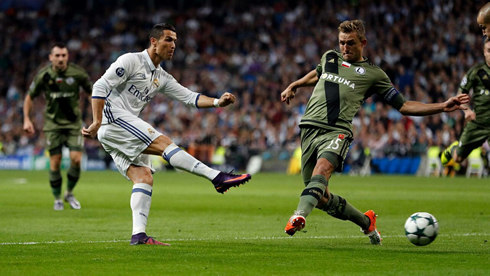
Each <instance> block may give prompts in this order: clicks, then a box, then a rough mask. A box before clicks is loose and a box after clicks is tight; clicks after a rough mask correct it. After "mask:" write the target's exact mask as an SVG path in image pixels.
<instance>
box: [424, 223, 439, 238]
mask: <svg viewBox="0 0 490 276" xmlns="http://www.w3.org/2000/svg"><path fill="white" fill-rule="evenodd" d="M423 233H424V235H426V236H428V237H432V236H434V235H435V234H437V233H436V228H435V227H434V225H429V226H427V227H425V229H424V231H423Z"/></svg>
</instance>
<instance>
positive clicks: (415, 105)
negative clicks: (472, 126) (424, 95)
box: [399, 94, 470, 116]
mask: <svg viewBox="0 0 490 276" xmlns="http://www.w3.org/2000/svg"><path fill="white" fill-rule="evenodd" d="M469 101H470V97H469V96H468V95H467V94H460V95H456V96H454V97H451V98H449V99H448V100H447V101H445V102H443V103H433V104H425V103H421V102H416V101H406V102H405V103H404V104H403V106H402V107H401V108H400V110H399V111H400V113H401V114H403V115H412V116H425V115H432V114H437V113H441V112H453V111H455V110H466V109H468V108H467V107H465V104H467V103H468V102H469Z"/></svg>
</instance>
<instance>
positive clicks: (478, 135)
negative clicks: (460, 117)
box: [456, 122, 490, 158]
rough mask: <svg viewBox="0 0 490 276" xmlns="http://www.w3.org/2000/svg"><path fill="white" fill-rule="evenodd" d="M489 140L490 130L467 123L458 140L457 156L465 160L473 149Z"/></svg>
mask: <svg viewBox="0 0 490 276" xmlns="http://www.w3.org/2000/svg"><path fill="white" fill-rule="evenodd" d="M488 138H490V128H482V127H479V126H478V125H476V124H475V123H473V122H469V123H468V124H467V125H466V127H465V128H464V130H463V133H462V134H461V137H460V138H459V147H458V148H457V150H456V152H457V153H458V156H460V157H463V158H466V157H468V155H469V154H470V153H471V151H473V150H474V149H476V148H478V147H480V146H481V145H482V144H483V143H485V140H488Z"/></svg>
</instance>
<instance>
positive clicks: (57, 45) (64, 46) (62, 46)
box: [51, 42, 66, 50]
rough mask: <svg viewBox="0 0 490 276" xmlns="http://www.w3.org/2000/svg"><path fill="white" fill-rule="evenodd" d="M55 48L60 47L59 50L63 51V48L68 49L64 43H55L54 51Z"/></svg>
mask: <svg viewBox="0 0 490 276" xmlns="http://www.w3.org/2000/svg"><path fill="white" fill-rule="evenodd" d="M54 47H58V48H61V49H63V48H66V45H65V43H63V42H55V43H54V44H53V47H51V50H53V49H54Z"/></svg>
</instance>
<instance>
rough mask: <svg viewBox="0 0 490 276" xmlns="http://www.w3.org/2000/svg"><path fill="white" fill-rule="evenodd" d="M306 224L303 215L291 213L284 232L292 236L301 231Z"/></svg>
mask: <svg viewBox="0 0 490 276" xmlns="http://www.w3.org/2000/svg"><path fill="white" fill-rule="evenodd" d="M305 224H306V219H305V217H303V216H301V215H292V216H291V217H290V218H289V220H288V223H287V224H286V228H284V231H285V232H286V234H288V235H290V236H292V235H294V234H295V233H296V232H298V231H301V230H302V229H303V228H305Z"/></svg>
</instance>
